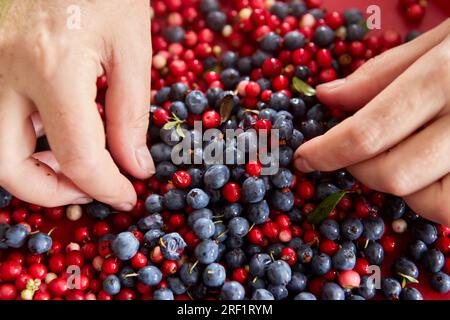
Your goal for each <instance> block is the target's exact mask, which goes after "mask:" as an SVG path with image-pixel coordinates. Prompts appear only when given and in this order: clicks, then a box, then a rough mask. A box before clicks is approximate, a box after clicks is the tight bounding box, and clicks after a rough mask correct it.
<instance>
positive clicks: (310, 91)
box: [292, 77, 316, 97]
mask: <svg viewBox="0 0 450 320" xmlns="http://www.w3.org/2000/svg"><path fill="white" fill-rule="evenodd" d="M292 84H293V85H294V88H295V90H297V91H298V92H300V93H302V94H304V95H305V96H308V97H312V96H315V95H316V90H315V89H314V88H313V87H311V86H310V85H309V84H307V83H306V82H305V81H303V80H301V79H300V78H298V77H294V79H293V80H292Z"/></svg>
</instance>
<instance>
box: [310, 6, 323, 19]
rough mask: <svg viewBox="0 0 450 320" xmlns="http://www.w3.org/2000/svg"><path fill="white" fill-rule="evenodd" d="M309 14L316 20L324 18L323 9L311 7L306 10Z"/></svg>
mask: <svg viewBox="0 0 450 320" xmlns="http://www.w3.org/2000/svg"><path fill="white" fill-rule="evenodd" d="M308 13H309V14H311V15H312V16H313V17H314V18H316V20H320V19H324V18H325V11H324V10H322V9H320V8H312V9H310V10H309V11H308Z"/></svg>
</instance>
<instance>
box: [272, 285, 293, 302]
mask: <svg viewBox="0 0 450 320" xmlns="http://www.w3.org/2000/svg"><path fill="white" fill-rule="evenodd" d="M267 290H269V291H270V293H271V294H272V295H273V297H274V298H275V300H284V299H286V298H287V297H288V295H289V291H288V289H287V288H286V287H285V286H283V285H273V284H269V286H268V287H267Z"/></svg>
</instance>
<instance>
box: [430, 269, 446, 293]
mask: <svg viewBox="0 0 450 320" xmlns="http://www.w3.org/2000/svg"><path fill="white" fill-rule="evenodd" d="M430 285H431V287H432V288H433V289H434V290H435V291H437V292H439V293H444V294H446V293H448V292H449V291H450V277H449V276H448V274H446V273H443V272H438V273H435V274H433V275H431V279H430Z"/></svg>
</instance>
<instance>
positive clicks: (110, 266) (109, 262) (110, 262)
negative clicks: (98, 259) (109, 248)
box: [102, 258, 119, 275]
mask: <svg viewBox="0 0 450 320" xmlns="http://www.w3.org/2000/svg"><path fill="white" fill-rule="evenodd" d="M118 271H119V263H118V262H117V261H116V259H115V258H108V259H106V260H105V261H103V264H102V272H104V273H105V274H107V275H110V274H116V273H117V272H118Z"/></svg>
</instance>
